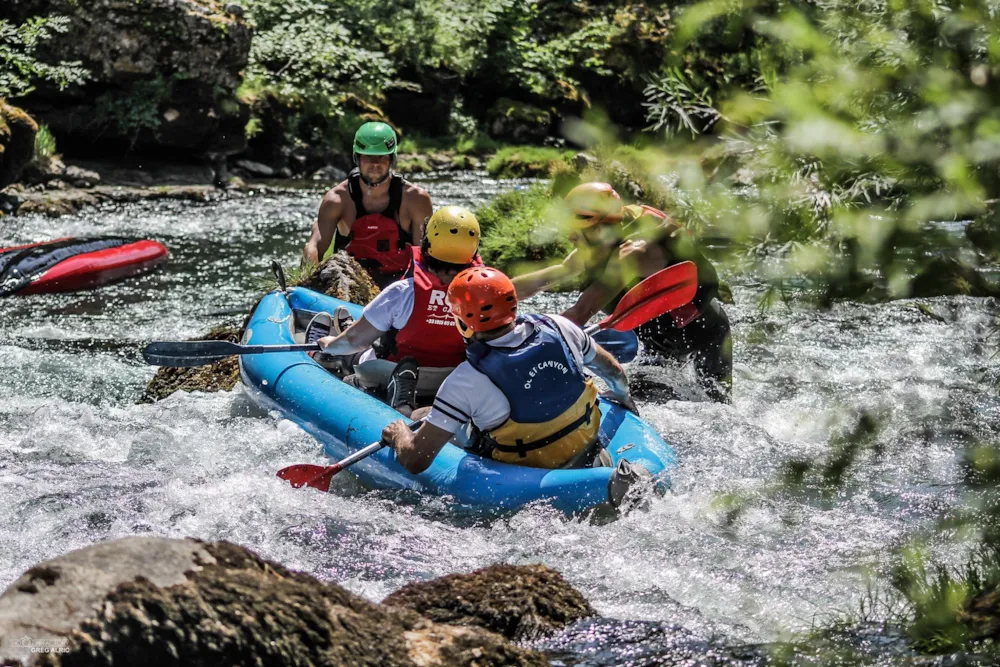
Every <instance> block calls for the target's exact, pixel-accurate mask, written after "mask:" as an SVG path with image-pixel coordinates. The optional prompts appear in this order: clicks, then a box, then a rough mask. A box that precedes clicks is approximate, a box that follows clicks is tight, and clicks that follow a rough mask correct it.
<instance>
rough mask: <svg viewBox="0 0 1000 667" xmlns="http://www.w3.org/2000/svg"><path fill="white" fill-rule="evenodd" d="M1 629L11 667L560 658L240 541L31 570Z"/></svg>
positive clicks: (12, 591)
mask: <svg viewBox="0 0 1000 667" xmlns="http://www.w3.org/2000/svg"><path fill="white" fill-rule="evenodd" d="M0 637H3V643H2V645H0V660H2V661H3V664H5V665H52V666H55V665H112V664H122V665H136V664H143V665H178V664H180V665H196V666H197V665H205V666H208V665H220V664H229V665H249V664H259V665H292V664H294V665H302V666H304V667H305V666H311V665H346V664H350V665H373V666H374V665H387V666H395V665H400V666H403V665H407V666H408V665H421V666H430V665H524V666H529V665H546V664H548V662H547V661H546V660H545V659H544V657H543V656H542V654H540V653H538V652H536V651H533V650H531V649H526V648H521V647H518V646H516V645H515V644H512V643H510V642H509V641H507V640H505V639H504V638H503V637H501V636H499V635H497V634H495V633H493V632H490V631H488V630H485V629H482V628H470V627H455V626H451V625H444V624H439V623H435V622H433V621H431V620H429V619H427V618H424V617H422V616H420V615H419V614H417V613H415V612H413V611H409V610H406V609H400V608H396V607H389V606H385V605H377V604H374V603H372V602H369V601H367V600H365V599H363V598H361V597H359V596H357V595H354V594H353V593H350V592H348V591H347V590H345V589H343V588H341V587H340V586H338V585H336V584H327V583H323V582H321V581H319V580H317V579H315V578H313V577H311V576H309V575H307V574H303V573H300V572H294V571H291V570H288V569H286V568H284V567H283V566H281V565H279V564H277V563H274V562H270V561H266V560H263V559H261V558H260V557H259V556H257V555H256V554H255V553H253V552H251V551H249V550H247V549H244V548H243V547H240V546H237V545H234V544H230V543H228V542H208V543H206V542H201V541H198V540H193V539H185V540H175V539H167V538H159V537H130V538H126V539H123V540H117V541H114V542H105V543H101V544H96V545H93V546H90V547H86V548H84V549H80V550H78V551H73V552H70V553H68V554H65V555H63V556H60V557H58V558H55V559H52V560H50V561H47V562H44V563H40V564H39V565H36V566H35V567H33V568H31V569H30V570H28V571H27V572H26V573H25V574H24V575H22V576H21V577H20V578H19V579H18V580H16V581H15V582H14V583H13V584H12V585H11V587H10V588H8V589H7V591H6V592H5V593H4V594H3V595H2V596H0ZM37 647H47V648H49V649H50V652H38V651H34V652H33V651H32V649H33V648H37ZM52 650H54V651H52Z"/></svg>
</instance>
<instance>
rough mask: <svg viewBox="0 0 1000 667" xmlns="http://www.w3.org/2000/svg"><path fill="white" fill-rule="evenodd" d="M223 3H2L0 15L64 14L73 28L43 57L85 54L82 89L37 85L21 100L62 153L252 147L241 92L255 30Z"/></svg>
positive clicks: (198, 153)
mask: <svg viewBox="0 0 1000 667" xmlns="http://www.w3.org/2000/svg"><path fill="white" fill-rule="evenodd" d="M242 14H243V12H242V10H241V9H240V8H239V6H238V5H233V4H224V3H221V2H217V1H216V0H142V1H141V2H122V1H121V0H88V1H87V2H79V1H78V0H4V2H3V3H0V18H5V19H9V20H12V21H15V22H21V21H24V20H26V19H27V18H28V17H31V16H36V15H46V16H66V17H69V19H70V25H69V31H68V32H67V33H66V34H64V35H57V36H56V37H54V38H53V39H51V40H49V41H48V42H46V43H45V44H43V45H41V46H40V47H39V56H40V58H41V59H42V60H43V61H46V62H51V63H57V62H60V61H80V62H81V63H82V65H83V66H84V67H85V68H86V69H87V70H89V71H90V74H91V76H90V79H89V80H88V81H87V83H85V84H84V85H82V86H71V87H68V88H67V89H65V90H59V89H58V88H57V87H54V86H51V85H40V86H39V88H38V90H36V91H35V92H34V93H32V94H31V95H30V96H28V97H26V98H25V99H24V105H25V107H26V108H28V109H30V110H31V112H32V114H33V115H34V116H35V118H37V119H38V120H39V121H41V122H44V123H45V124H47V125H48V126H49V128H50V129H51V130H52V132H53V134H55V135H56V138H57V139H58V141H59V147H60V149H61V150H62V152H64V153H70V154H77V155H84V154H108V153H109V152H113V151H115V150H120V151H121V152H126V151H128V150H135V151H137V152H139V153H142V154H147V155H159V156H162V157H167V158H184V159H189V158H192V157H195V158H197V157H203V156H208V155H212V156H218V155H227V154H232V153H237V152H239V151H241V150H243V148H244V147H245V144H246V139H245V136H244V126H245V125H246V123H247V120H248V118H249V113H248V111H247V107H246V106H245V105H243V104H241V103H240V102H239V101H238V100H237V98H236V95H235V92H236V89H237V88H238V87H239V85H240V83H241V81H242V74H241V72H242V70H243V69H244V68H245V67H246V64H247V59H248V56H249V53H250V38H251V29H250V26H249V24H248V23H247V22H246V20H245V19H244V18H243V16H242Z"/></svg>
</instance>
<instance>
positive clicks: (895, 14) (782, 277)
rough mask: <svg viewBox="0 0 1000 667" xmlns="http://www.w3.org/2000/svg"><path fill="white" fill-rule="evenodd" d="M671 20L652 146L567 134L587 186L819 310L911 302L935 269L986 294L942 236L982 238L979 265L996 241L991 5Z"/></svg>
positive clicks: (956, 240) (998, 54) (651, 112)
mask: <svg viewBox="0 0 1000 667" xmlns="http://www.w3.org/2000/svg"><path fill="white" fill-rule="evenodd" d="M674 18H675V21H674V23H675V25H676V29H675V32H674V34H673V38H674V42H673V48H672V49H671V56H670V57H669V58H668V59H667V60H666V62H665V63H664V64H663V66H662V68H661V69H660V70H658V71H657V72H653V73H651V74H650V75H648V76H647V82H648V84H647V87H646V89H645V92H646V111H647V119H648V121H649V123H650V129H651V130H655V131H656V132H657V133H659V135H660V138H659V140H656V141H653V140H651V139H650V137H649V136H644V137H638V138H635V139H633V140H632V141H631V144H632V146H631V147H627V148H624V149H623V148H622V147H621V137H619V136H618V135H617V133H616V132H615V131H613V130H609V129H608V127H607V126H604V125H602V124H601V123H599V122H598V123H593V122H591V123H583V124H579V125H577V126H576V127H569V128H568V129H567V136H568V137H569V138H570V139H571V140H573V141H575V142H577V143H581V144H583V145H586V146H589V147H590V149H591V151H592V152H593V153H594V154H595V155H597V156H598V157H599V158H600V161H599V163H598V164H597V165H596V166H595V167H594V169H592V170H591V171H590V172H589V173H587V174H585V177H602V178H605V179H608V180H610V181H611V182H612V183H616V181H617V182H618V183H621V182H622V181H623V180H628V181H630V182H631V185H632V186H634V187H631V190H632V191H631V192H629V191H628V190H626V192H623V193H622V194H623V195H624V196H626V198H631V199H642V200H643V201H646V202H649V203H651V204H653V205H654V206H657V207H659V208H663V209H664V210H667V211H669V212H670V213H671V215H672V216H674V217H676V218H679V219H681V220H682V221H683V222H684V223H686V224H687V225H688V226H689V227H690V228H692V229H694V230H696V231H698V232H699V233H701V234H703V235H709V236H711V237H713V238H722V239H725V240H726V242H727V243H728V244H729V245H731V246H732V247H734V248H735V249H736V250H738V251H741V252H739V253H737V254H736V256H735V258H736V259H737V260H738V261H739V262H741V263H742V262H749V263H753V264H757V265H764V264H766V265H767V269H766V275H768V276H769V277H770V279H771V280H772V282H774V283H784V282H787V281H790V280H793V281H794V282H796V284H802V283H803V282H805V283H807V284H809V285H811V286H813V287H814V288H816V294H817V296H818V298H819V300H820V301H821V302H822V303H827V304H828V303H830V302H831V301H832V300H833V299H836V298H843V297H847V298H857V297H859V296H861V295H866V294H868V295H871V294H872V293H873V290H874V291H875V293H878V294H879V295H880V297H879V298H881V296H885V295H888V296H896V297H898V296H908V295H909V294H910V293H911V292H910V288H911V281H912V279H913V277H914V275H915V274H918V273H920V272H921V271H922V270H923V269H925V268H927V267H928V265H929V263H930V261H931V260H932V259H935V258H942V257H945V258H948V259H950V260H952V261H953V263H954V264H955V265H958V266H957V269H956V271H957V273H956V276H958V278H957V279H956V277H955V276H948V277H947V278H946V279H947V280H949V281H951V282H953V283H957V284H961V282H962V281H964V282H965V283H968V284H969V289H968V290H967V292H968V293H972V294H994V293H996V291H997V290H996V286H995V285H992V284H988V283H982V284H979V285H973V284H972V283H970V281H969V276H968V275H966V274H965V273H963V268H962V267H971V268H975V266H976V265H977V264H978V263H979V262H980V261H981V259H980V258H981V257H982V256H981V255H980V254H978V253H977V252H975V250H974V247H973V246H972V245H971V244H970V243H968V242H967V240H966V239H965V238H963V237H961V236H959V235H956V234H954V233H951V232H949V231H948V230H947V229H945V228H944V227H943V226H942V225H940V224H938V223H940V222H941V221H957V220H976V223H977V224H976V225H973V226H972V228H970V229H974V230H976V231H975V232H973V231H970V233H969V234H970V236H974V237H975V239H983V240H982V242H981V243H977V244H976V245H977V246H979V247H980V248H981V249H983V250H984V252H985V250H986V249H985V248H983V246H984V245H986V244H988V243H991V242H995V240H996V238H997V234H996V230H997V227H998V222H997V220H996V219H995V216H996V215H997V213H996V210H995V204H996V202H997V201H1000V163H998V158H1000V78H998V76H1000V62H998V60H1000V46H998V45H1000V13H998V11H997V7H995V6H994V4H991V3H990V2H985V1H982V0H980V1H967V2H958V1H952V2H919V1H917V2H909V1H902V0H893V1H887V2H882V1H871V0H865V1H863V2H845V1H842V0H823V1H821V2H816V3H810V4H801V5H798V4H790V3H769V2H752V1H742V2H733V1H730V0H727V1H725V2H723V1H719V0H710V1H709V2H703V3H700V4H696V5H692V6H689V7H682V8H679V9H678V11H677V16H676V17H674ZM706 132H710V133H708V134H706ZM609 165H612V166H613V167H614V168H613V169H610V173H609ZM615 172H619V173H615ZM621 174H625V175H626V176H624V177H622V176H621ZM933 268H934V269H935V270H940V269H942V268H949V269H951V268H956V267H955V266H954V265H949V264H939V265H937V266H935V267H933ZM934 280H935V275H934V274H933V272H932V275H931V278H930V281H929V282H931V283H933V281H934ZM919 287H920V288H921V290H926V289H933V285H928V284H926V282H925V283H921V284H920V285H919ZM922 293H924V294H927V292H926V291H923V292H922ZM942 293H951V291H950V288H948V289H944V290H943V291H942Z"/></svg>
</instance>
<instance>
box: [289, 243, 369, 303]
mask: <svg viewBox="0 0 1000 667" xmlns="http://www.w3.org/2000/svg"><path fill="white" fill-rule="evenodd" d="M291 284H294V285H297V286H301V287H308V288H309V289H311V290H316V291H317V292H322V293H323V294H328V295H330V296H333V297H336V298H338V299H340V300H341V301H350V302H351V303H356V304H359V305H362V306H365V305H367V304H368V303H369V302H371V300H372V299H374V298H375V297H376V296H377V295H378V293H379V288H378V285H376V284H375V281H374V280H372V277H371V275H369V273H368V272H367V271H365V270H364V269H363V268H362V267H361V265H360V264H358V262H357V260H355V259H354V258H353V257H351V256H350V255H348V254H347V253H346V252H344V251H343V250H341V251H340V252H336V253H333V254H331V255H330V256H329V257H327V258H326V259H325V260H323V262H322V263H321V264H320V265H319V266H318V267H316V268H314V269H312V270H311V271H309V272H308V273H306V274H305V275H302V276H300V277H299V278H298V279H297V280H294V281H292V283H291Z"/></svg>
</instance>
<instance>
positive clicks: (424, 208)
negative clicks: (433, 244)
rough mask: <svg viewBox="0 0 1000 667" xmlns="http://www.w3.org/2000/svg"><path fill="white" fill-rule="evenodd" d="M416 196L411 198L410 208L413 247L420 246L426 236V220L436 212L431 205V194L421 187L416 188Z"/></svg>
mask: <svg viewBox="0 0 1000 667" xmlns="http://www.w3.org/2000/svg"><path fill="white" fill-rule="evenodd" d="M414 190H415V191H416V192H415V194H416V196H415V197H413V199H412V200H411V201H412V202H413V203H412V208H411V209H410V237H411V238H412V239H413V247H414V248H419V247H420V242H421V241H422V240H423V238H424V221H425V220H427V218H429V217H431V215H432V214H433V213H434V207H433V206H432V205H431V196H430V195H429V194H427V193H426V192H425V191H424V190H422V189H420V188H414Z"/></svg>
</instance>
